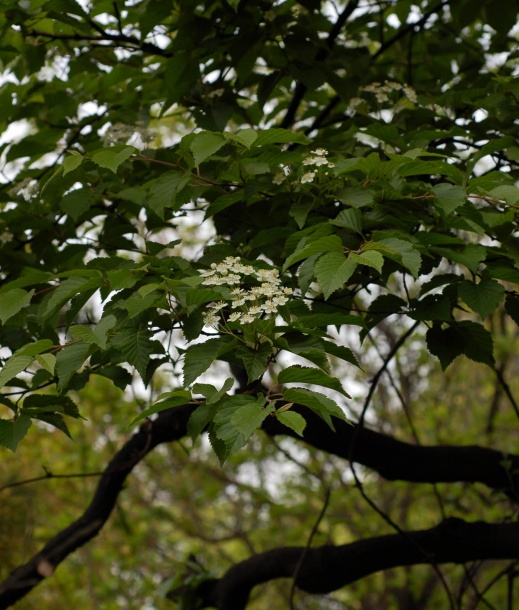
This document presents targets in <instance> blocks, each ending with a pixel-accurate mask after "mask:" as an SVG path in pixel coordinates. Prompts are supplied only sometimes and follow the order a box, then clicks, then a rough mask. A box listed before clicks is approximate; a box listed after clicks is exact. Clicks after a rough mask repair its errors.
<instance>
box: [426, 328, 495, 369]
mask: <svg viewBox="0 0 519 610" xmlns="http://www.w3.org/2000/svg"><path fill="white" fill-rule="evenodd" d="M426 340H427V347H428V349H429V351H430V352H431V354H433V355H434V356H437V357H438V358H439V360H440V364H441V366H442V369H443V370H445V369H446V368H447V367H448V366H449V364H450V363H451V362H452V361H453V360H454V359H455V358H456V357H457V356H460V355H461V354H464V355H465V356H467V357H468V358H470V359H471V360H474V361H475V362H482V363H484V364H488V365H489V366H493V365H494V355H493V350H494V345H493V341H492V335H491V334H490V333H489V332H488V330H487V329H486V328H485V327H484V326H483V325H481V324H477V323H476V322H470V321H468V320H467V321H462V322H456V323H452V324H451V325H450V326H448V327H447V328H442V327H441V326H440V325H439V324H435V325H434V326H433V327H432V328H430V329H429V330H428V331H427V334H426Z"/></svg>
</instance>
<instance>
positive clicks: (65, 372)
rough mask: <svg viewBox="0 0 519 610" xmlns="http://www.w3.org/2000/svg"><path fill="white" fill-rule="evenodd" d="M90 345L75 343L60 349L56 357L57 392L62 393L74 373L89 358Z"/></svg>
mask: <svg viewBox="0 0 519 610" xmlns="http://www.w3.org/2000/svg"><path fill="white" fill-rule="evenodd" d="M89 349H90V345H88V344H87V343H83V342H82V343H75V344H74V345H68V346H67V347H64V348H63V349H61V350H60V351H59V352H58V354H57V356H56V375H57V376H58V379H59V382H58V390H59V391H60V392H61V391H63V390H64V389H65V388H66V387H67V385H68V382H69V381H70V380H71V378H72V376H73V375H74V373H75V372H76V371H77V370H78V369H79V368H81V366H83V363H84V362H85V360H86V359H87V357H88V356H89V353H88V352H89Z"/></svg>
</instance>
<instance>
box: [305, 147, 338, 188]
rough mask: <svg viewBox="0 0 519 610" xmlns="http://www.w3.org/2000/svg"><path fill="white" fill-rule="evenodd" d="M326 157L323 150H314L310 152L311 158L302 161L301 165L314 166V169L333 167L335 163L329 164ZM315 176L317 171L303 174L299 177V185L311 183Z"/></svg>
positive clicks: (325, 151)
mask: <svg viewBox="0 0 519 610" xmlns="http://www.w3.org/2000/svg"><path fill="white" fill-rule="evenodd" d="M327 155H328V151H327V150H326V149H325V148H316V149H315V150H313V151H312V153H311V156H310V157H307V158H306V159H305V160H304V161H303V165H314V166H315V167H322V166H326V167H329V168H332V167H335V163H331V162H330V161H328V159H327V158H326V156H327ZM316 174H317V170H311V171H309V172H305V173H304V174H303V175H302V176H301V184H305V183H307V182H312V181H313V179H314V178H315V175H316Z"/></svg>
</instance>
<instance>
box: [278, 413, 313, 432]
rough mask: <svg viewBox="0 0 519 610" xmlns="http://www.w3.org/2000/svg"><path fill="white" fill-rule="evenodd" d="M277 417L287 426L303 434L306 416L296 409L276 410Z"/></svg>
mask: <svg viewBox="0 0 519 610" xmlns="http://www.w3.org/2000/svg"><path fill="white" fill-rule="evenodd" d="M275 413H276V417H277V418H278V420H279V421H280V422H281V423H282V424H283V425H284V426H286V427H287V428H290V429H291V430H293V431H294V432H295V433H296V434H299V436H303V431H304V429H305V428H306V421H305V418H304V417H303V416H302V415H300V414H299V413H296V412H295V411H276V412H275Z"/></svg>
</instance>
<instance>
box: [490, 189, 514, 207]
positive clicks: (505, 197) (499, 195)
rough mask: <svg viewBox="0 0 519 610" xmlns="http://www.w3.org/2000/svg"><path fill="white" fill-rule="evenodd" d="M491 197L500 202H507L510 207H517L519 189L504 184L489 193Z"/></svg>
mask: <svg viewBox="0 0 519 610" xmlns="http://www.w3.org/2000/svg"><path fill="white" fill-rule="evenodd" d="M488 194H489V195H490V196H491V197H493V198H495V199H498V200H500V201H506V203H508V204H510V205H515V204H516V203H517V202H518V201H519V188H517V187H516V186H512V185H511V184H503V185H501V186H497V187H496V188H494V189H492V190H491V191H489V193H488Z"/></svg>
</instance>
